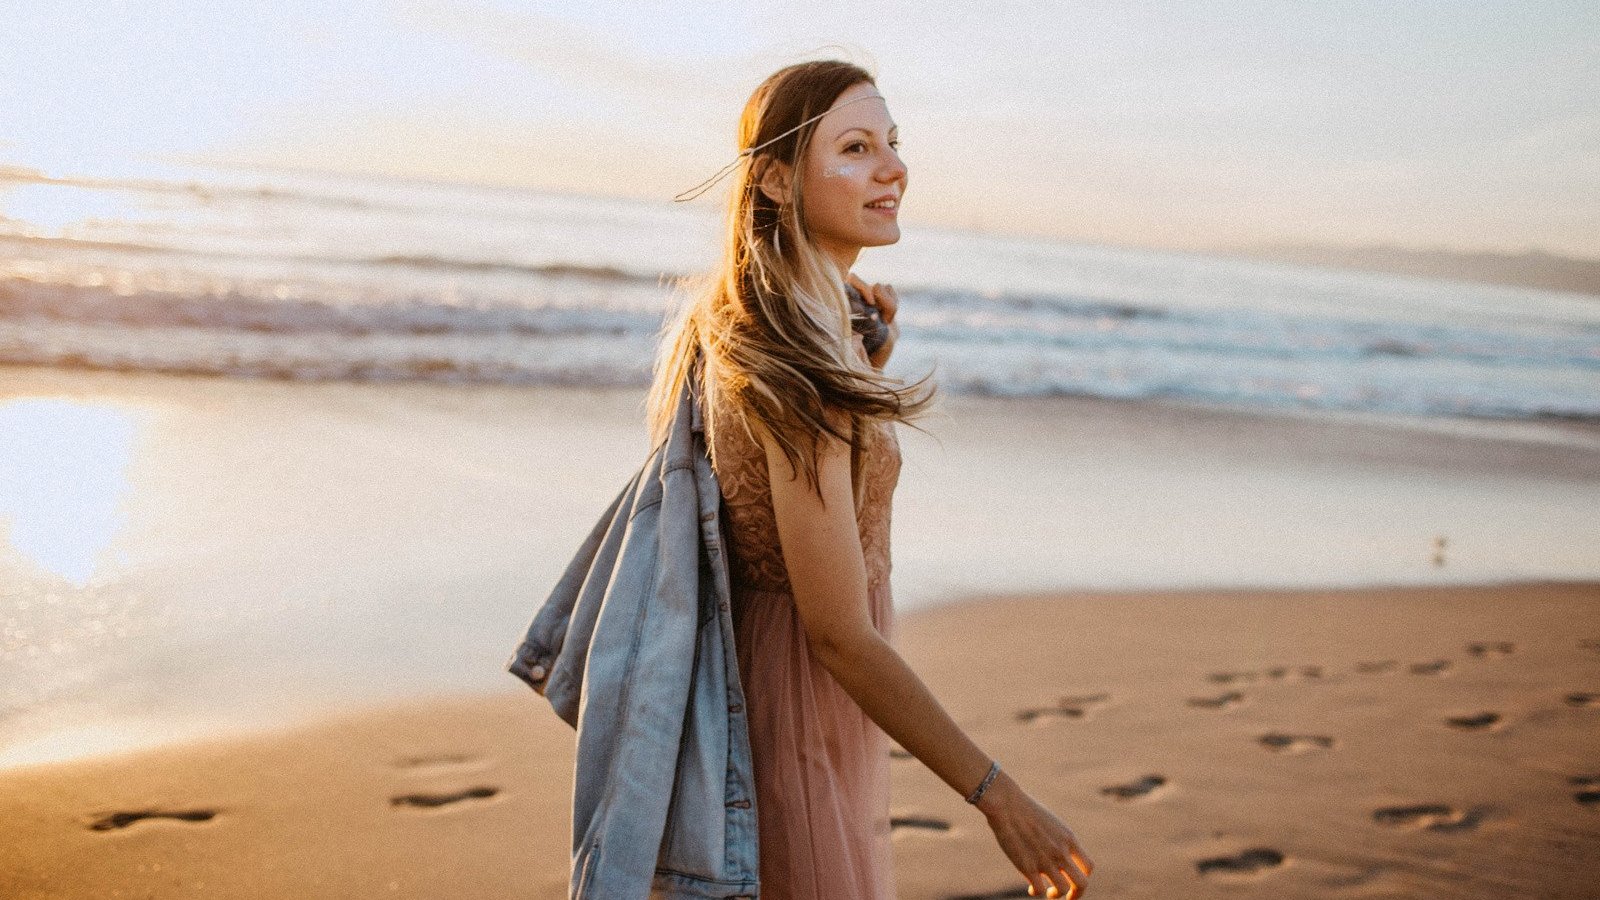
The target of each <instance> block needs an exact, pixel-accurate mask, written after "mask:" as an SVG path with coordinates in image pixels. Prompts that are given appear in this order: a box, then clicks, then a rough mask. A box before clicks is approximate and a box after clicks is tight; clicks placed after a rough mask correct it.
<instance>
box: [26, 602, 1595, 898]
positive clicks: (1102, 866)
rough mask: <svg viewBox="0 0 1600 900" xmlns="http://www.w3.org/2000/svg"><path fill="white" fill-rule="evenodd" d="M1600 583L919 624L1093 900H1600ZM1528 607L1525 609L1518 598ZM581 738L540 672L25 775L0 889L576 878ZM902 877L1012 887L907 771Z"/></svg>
mask: <svg viewBox="0 0 1600 900" xmlns="http://www.w3.org/2000/svg"><path fill="white" fill-rule="evenodd" d="M1597 604H1600V584H1530V585H1505V586H1491V587H1476V588H1466V587H1461V588H1417V589H1367V590H1353V591H1314V592H1283V591H1261V592H1244V591H1216V592H1187V593H1171V592H1168V593H1162V592H1151V593H1071V594H1065V595H1060V596H1032V597H1014V598H992V599H986V600H981V601H977V602H973V603H967V604H961V605H955V606H948V607H941V608H938V609H933V610H927V611H922V612H918V613H915V614H912V615H908V616H906V617H905V618H904V619H903V620H902V622H903V625H904V628H903V632H902V635H901V640H900V645H901V650H902V652H904V653H905V655H906V656H907V657H908V659H909V660H910V661H911V662H912V664H913V665H914V666H915V667H916V668H917V670H918V671H919V672H921V673H922V674H923V676H924V678H925V679H926V680H927V681H928V682H929V684H930V685H931V686H932V688H933V689H934V690H935V692H936V693H937V694H938V695H939V696H940V697H941V698H942V699H943V700H944V702H945V703H946V704H948V706H949V708H950V709H951V711H952V712H953V714H954V715H955V717H956V719H957V721H959V722H960V723H961V724H962V726H963V727H964V728H967V729H969V730H970V731H971V733H972V734H973V735H974V737H975V738H976V739H977V740H978V742H979V743H980V744H981V745H982V746H984V747H985V748H987V749H988V750H990V752H992V753H994V754H995V755H996V756H997V757H998V758H999V759H1001V760H1003V761H1004V764H1005V765H1006V766H1007V767H1008V768H1009V770H1010V771H1011V772H1013V773H1014V774H1015V775H1016V777H1017V778H1018V779H1019V780H1020V781H1021V782H1022V783H1023V785H1024V786H1025V787H1027V788H1028V789H1030V790H1031V791H1032V792H1034V793H1035V794H1036V795H1037V796H1039V797H1040V798H1041V799H1042V800H1043V801H1045V802H1046V803H1048V804H1049V805H1050V806H1051V807H1052V808H1054V809H1056V810H1057V811H1058V812H1059V813H1060V814H1061V815H1062V816H1063V818H1064V820H1065V821H1066V822H1067V823H1068V824H1069V825H1070V826H1071V827H1072V828H1073V829H1074V830H1075V831H1076V832H1077V834H1078V835H1079V837H1080V839H1081V840H1082V841H1083V842H1084V845H1085V847H1086V848H1087V849H1088V850H1089V852H1090V853H1091V854H1092V856H1093V858H1094V860H1095V863H1096V866H1097V870H1096V873H1095V879H1094V882H1093V888H1092V890H1091V891H1090V896H1099V897H1127V898H1143V897H1262V898H1269V897H1270V898H1325V897H1363V898H1376V897H1387V898H1402V897H1405V898H1411V897H1450V898H1486V900H1487V898H1495V900H1501V898H1506V897H1548V898H1573V900H1578V898H1585V897H1592V896H1593V885H1594V883H1595V879H1596V877H1597V875H1600V869H1597V864H1596V862H1595V861H1596V859H1600V804H1597V802H1596V799H1597V797H1600V757H1597V756H1596V755H1595V752H1594V748H1595V747H1596V745H1597V737H1600V629H1596V628H1594V627H1593V623H1594V622H1595V621H1596V617H1595V611H1596V606H1597ZM1513 610H1514V612H1512V611H1513ZM571 738H572V733H571V730H570V729H569V728H568V727H567V726H566V725H565V724H564V723H562V722H561V721H560V720H558V719H557V718H556V717H555V715H554V714H553V713H552V712H551V711H550V709H549V707H548V706H547V705H545V704H544V702H543V700H542V699H541V698H539V697H538V696H537V695H535V694H534V693H533V692H531V691H528V690H527V689H526V688H525V687H520V688H519V687H518V686H513V688H508V689H507V690H505V691H503V692H489V693H482V694H474V695H463V696H459V697H450V698H440V699H437V700H433V701H428V702H415V703H406V704H398V705H390V706H386V707H382V708H373V709H367V710H352V711H349V712H348V713H346V714H343V715H340V716H337V717H331V718H328V719H326V720H325V721H320V722H317V723H314V724H310V725H305V726H299V727H295V728H292V729H286V730H283V731H281V732H279V733H274V734H264V735H259V736H254V737H251V738H248V739H239V738H236V739H229V740H215V741H210V742H196V743H192V744H189V745H185V746H177V747H172V748H168V749H164V750H158V751H150V752H143V753H138V754H133V755H127V756H123V757H117V758H105V759H100V760H96V761H92V762H77V763H61V764H54V765H40V766H34V767H28V768H23V769H16V770H13V771H11V772H9V773H5V774H3V775H0V821H3V822H4V823H5V825H4V833H5V834H4V845H5V848H6V850H5V854H4V856H3V862H0V883H3V884H4V885H5V887H6V892H5V896H7V897H8V898H17V900H31V898H66V897H192V896H207V897H220V898H227V897H240V898H244V897H296V898H322V897H326V898H346V897H397V898H442V897H474V898H485V900H489V898H501V897H503V898H513V897H517V898H525V897H539V898H556V897H562V896H565V884H566V877H567V821H568V815H569V813H568V808H567V803H568V798H569V792H570V788H571V769H570V767H571V763H572V754H571ZM897 755H898V754H897ZM894 772H895V775H894V778H895V781H894V801H893V814H894V816H895V820H896V828H895V838H894V843H895V861H896V870H897V874H898V878H899V883H900V896H901V897H904V898H907V900H924V898H926V900H933V898H954V897H1016V896H1025V894H1026V892H1025V890H1018V888H1019V886H1020V885H1021V884H1022V882H1021V881H1020V880H1019V879H1017V878H1016V877H1015V875H1014V873H1013V872H1011V871H1010V870H1009V865H1008V863H1007V861H1006V860H1005V858H1004V856H1003V855H1002V854H1001V852H1000V850H999V849H998V847H997V846H996V845H995V843H994V841H993V839H992V837H991V836H990V834H989V832H988V830H987V828H986V827H985V825H984V822H983V820H982V817H981V816H979V815H978V814H977V813H976V812H975V811H973V810H971V808H970V807H967V806H966V804H965V803H963V802H962V800H961V798H959V797H957V796H955V795H954V794H952V793H951V792H950V791H949V789H948V788H947V787H946V786H945V785H944V784H943V783H942V782H939V781H938V780H937V779H936V778H935V777H933V776H932V774H931V773H929V772H928V771H927V770H926V769H925V768H923V767H922V766H921V765H920V764H919V763H917V762H916V761H915V760H913V759H909V758H904V757H903V756H902V757H901V758H899V759H897V761H896V762H895V770H894Z"/></svg>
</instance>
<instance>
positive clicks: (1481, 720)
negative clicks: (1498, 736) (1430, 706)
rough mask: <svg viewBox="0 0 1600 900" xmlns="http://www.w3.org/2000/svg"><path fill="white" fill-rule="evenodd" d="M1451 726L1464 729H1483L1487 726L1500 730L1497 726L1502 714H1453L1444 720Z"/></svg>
mask: <svg viewBox="0 0 1600 900" xmlns="http://www.w3.org/2000/svg"><path fill="white" fill-rule="evenodd" d="M1444 723H1445V724H1446V725H1449V726H1450V727H1451V728H1460V729H1461V730H1463V731H1482V730H1483V729H1485V728H1488V729H1491V730H1496V731H1497V730H1499V729H1498V728H1496V727H1495V726H1497V725H1498V724H1499V723H1500V714H1499V713H1495V712H1481V713H1478V714H1477V715H1473V716H1451V717H1450V718H1448V719H1445V720H1444Z"/></svg>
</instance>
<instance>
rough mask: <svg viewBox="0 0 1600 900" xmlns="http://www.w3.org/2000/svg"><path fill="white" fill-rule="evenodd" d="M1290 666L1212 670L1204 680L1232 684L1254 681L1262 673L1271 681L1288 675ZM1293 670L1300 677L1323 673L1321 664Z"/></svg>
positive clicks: (1279, 679)
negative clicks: (1254, 669)
mask: <svg viewBox="0 0 1600 900" xmlns="http://www.w3.org/2000/svg"><path fill="white" fill-rule="evenodd" d="M1290 668H1291V667H1289V666H1272V667H1271V668H1268V669H1263V670H1261V671H1260V672H1212V673H1211V674H1209V675H1207V676H1206V680H1208V681H1212V682H1215V683H1217V684H1234V683H1237V682H1249V681H1256V680H1258V679H1259V678H1261V677H1262V676H1263V675H1264V676H1266V677H1267V678H1270V679H1272V680H1273V681H1282V680H1283V679H1285V678H1287V677H1289V671H1290ZM1294 671H1296V672H1298V673H1299V675H1300V677H1301V678H1321V677H1322V675H1323V668H1322V666H1313V665H1304V666H1300V667H1298V668H1296V669H1295V670H1294Z"/></svg>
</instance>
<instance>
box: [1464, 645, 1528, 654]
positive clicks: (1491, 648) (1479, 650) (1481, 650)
mask: <svg viewBox="0 0 1600 900" xmlns="http://www.w3.org/2000/svg"><path fill="white" fill-rule="evenodd" d="M1516 651H1517V645H1516V644H1514V643H1512V642H1511V641H1476V642H1473V643H1471V644H1468V645H1467V652H1468V653H1471V654H1472V655H1473V656H1510V655H1511V654H1513V653H1515V652H1516Z"/></svg>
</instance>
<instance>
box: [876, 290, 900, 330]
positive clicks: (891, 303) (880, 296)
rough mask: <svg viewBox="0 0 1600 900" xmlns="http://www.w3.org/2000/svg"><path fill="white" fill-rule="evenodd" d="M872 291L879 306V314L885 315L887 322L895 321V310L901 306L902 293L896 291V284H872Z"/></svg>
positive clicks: (884, 318)
mask: <svg viewBox="0 0 1600 900" xmlns="http://www.w3.org/2000/svg"><path fill="white" fill-rule="evenodd" d="M872 292H873V294H874V296H875V299H874V301H873V302H874V303H875V304H876V305H877V307H878V314H879V315H881V316H883V320H884V321H885V322H893V321H894V313H895V310H897V309H899V308H900V295H898V294H896V293H895V292H894V286H893V285H888V284H875V285H873V286H872Z"/></svg>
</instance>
